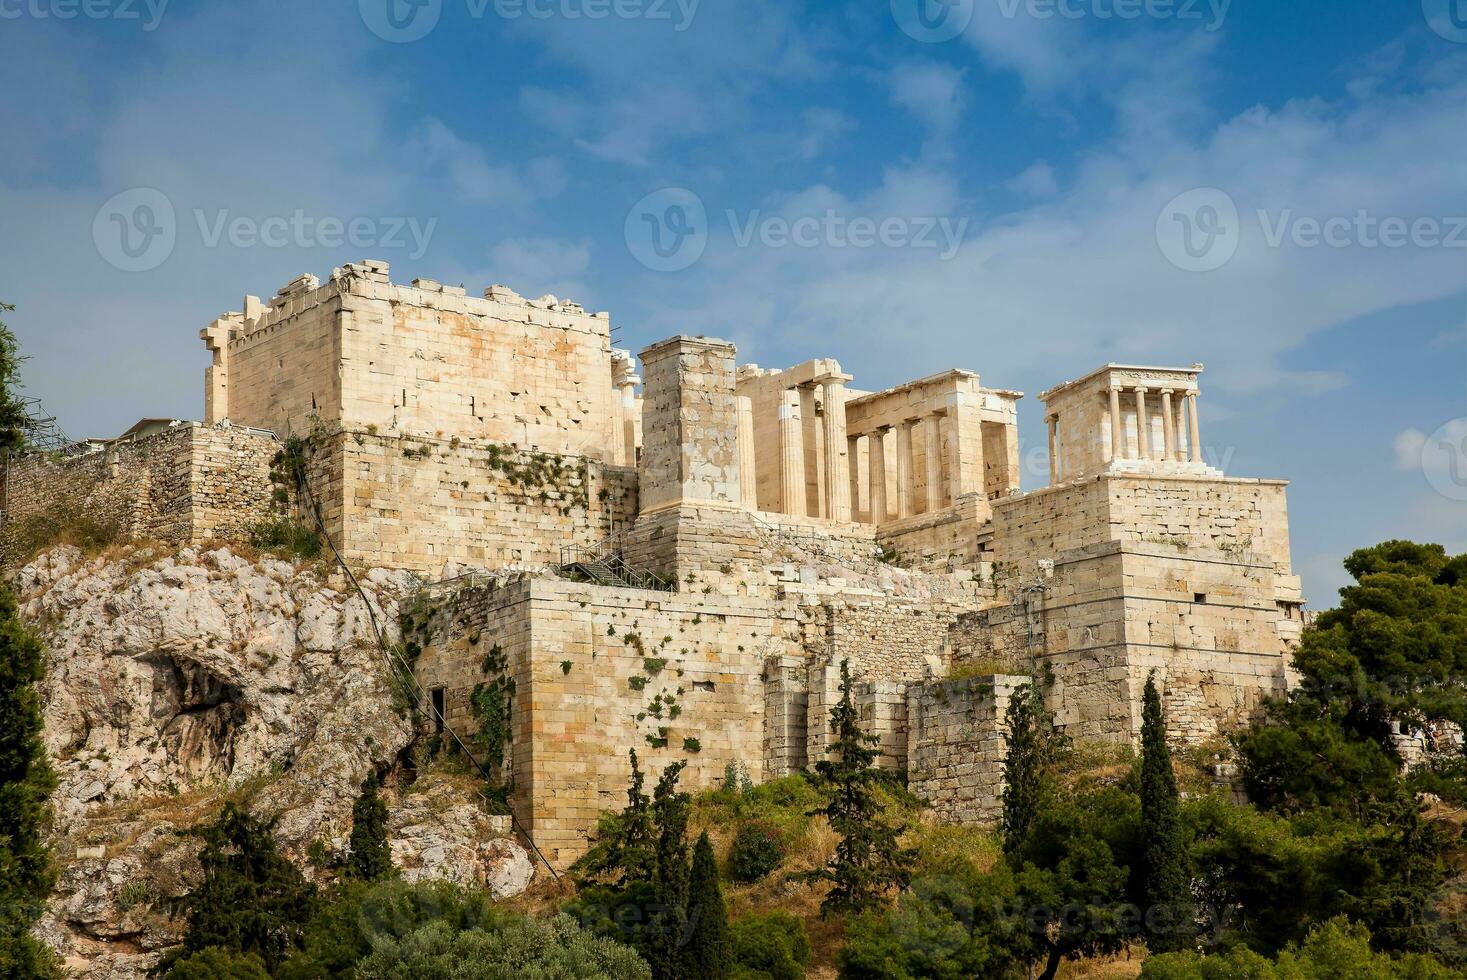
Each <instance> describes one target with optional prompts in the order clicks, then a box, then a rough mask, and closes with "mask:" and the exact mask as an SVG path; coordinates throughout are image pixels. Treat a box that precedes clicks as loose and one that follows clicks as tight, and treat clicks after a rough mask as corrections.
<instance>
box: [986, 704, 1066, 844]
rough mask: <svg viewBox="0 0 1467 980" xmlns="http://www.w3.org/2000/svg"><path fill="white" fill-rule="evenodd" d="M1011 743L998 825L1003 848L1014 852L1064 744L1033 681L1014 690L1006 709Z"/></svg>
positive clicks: (1008, 746)
mask: <svg viewBox="0 0 1467 980" xmlns="http://www.w3.org/2000/svg"><path fill="white" fill-rule="evenodd" d="M1004 727H1005V728H1007V729H1008V733H1009V734H1008V744H1007V747H1006V749H1005V751H1004V760H1003V815H1002V817H1001V818H1000V823H999V829H1000V830H1001V832H1002V834H1003V841H1004V852H1005V853H1006V854H1013V853H1014V852H1016V851H1017V850H1018V849H1019V848H1020V847H1021V846H1022V845H1023V842H1024V837H1025V835H1026V834H1027V833H1028V832H1029V824H1030V823H1031V822H1032V821H1033V820H1034V817H1035V815H1036V814H1037V813H1038V812H1039V808H1040V806H1041V804H1042V803H1043V801H1044V796H1045V794H1046V793H1047V792H1048V791H1049V785H1050V781H1051V778H1052V776H1053V774H1054V773H1053V770H1054V764H1055V761H1056V759H1057V757H1058V754H1059V752H1060V750H1061V749H1062V748H1063V744H1064V743H1063V740H1062V737H1061V736H1060V735H1059V734H1058V733H1056V732H1055V731H1054V726H1053V725H1052V724H1051V723H1050V720H1049V715H1048V714H1047V713H1046V712H1045V710H1044V699H1043V698H1042V697H1041V696H1040V695H1039V693H1038V691H1037V690H1036V689H1035V687H1034V685H1033V684H1032V683H1031V684H1026V685H1024V686H1023V687H1020V688H1019V689H1018V690H1016V691H1014V693H1013V695H1012V696H1011V697H1010V698H1009V706H1008V709H1007V711H1005V713H1004Z"/></svg>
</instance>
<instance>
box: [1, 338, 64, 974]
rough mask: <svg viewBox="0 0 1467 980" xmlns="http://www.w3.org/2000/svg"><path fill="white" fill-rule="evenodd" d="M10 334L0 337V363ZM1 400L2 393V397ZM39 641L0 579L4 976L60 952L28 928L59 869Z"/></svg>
mask: <svg viewBox="0 0 1467 980" xmlns="http://www.w3.org/2000/svg"><path fill="white" fill-rule="evenodd" d="M4 356H5V353H4V342H3V338H0V369H3V360H4ZM0 401H3V399H0ZM44 673H45V668H44V666H43V664H42V657H41V643H40V641H39V640H37V639H36V637H35V635H34V634H33V633H31V631H30V630H28V629H27V628H26V626H25V624H24V623H22V622H21V620H20V614H19V612H18V611H17V609H16V603H15V596H14V594H13V593H11V591H10V590H9V589H8V588H3V587H0V976H6V977H32V976H47V975H49V974H50V973H51V971H52V969H53V964H54V957H53V956H52V955H51V953H50V951H49V950H48V949H47V948H45V947H44V946H42V944H41V943H39V942H38V941H37V940H36V938H35V937H34V936H32V935H31V933H30V928H31V925H32V924H33V923H34V922H35V921H36V920H37V919H38V918H39V917H40V915H41V911H42V908H43V906H44V903H45V900H46V896H47V895H48V894H49V893H50V891H51V885H52V883H53V881H54V875H53V873H52V869H51V855H50V852H49V851H48V850H47V848H46V846H45V843H44V829H45V822H46V800H47V797H48V796H49V795H50V793H51V790H52V789H53V788H55V786H56V775H55V773H54V772H53V771H52V769H51V764H50V762H49V761H47V759H46V750H45V747H44V746H43V745H42V744H41V724H42V722H41V696H40V692H39V691H37V690H36V685H37V684H38V683H39V682H40V680H41V678H42V676H43V675H44Z"/></svg>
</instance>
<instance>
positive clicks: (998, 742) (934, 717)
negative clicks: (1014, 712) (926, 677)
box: [906, 675, 1029, 826]
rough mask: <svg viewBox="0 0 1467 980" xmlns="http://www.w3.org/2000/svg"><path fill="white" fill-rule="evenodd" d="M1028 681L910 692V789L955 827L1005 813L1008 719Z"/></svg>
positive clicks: (985, 680) (999, 679)
mask: <svg viewBox="0 0 1467 980" xmlns="http://www.w3.org/2000/svg"><path fill="white" fill-rule="evenodd" d="M1027 683H1029V678H1027V677H1016V676H1005V675H989V676H980V677H967V678H963V679H961V680H953V681H937V682H934V683H930V684H914V685H910V686H908V688H907V710H906V715H907V765H906V769H907V788H908V789H910V790H911V791H912V792H913V793H915V794H917V795H918V796H920V797H922V798H924V799H926V800H928V801H929V802H930V803H931V804H932V809H933V812H934V813H935V814H936V815H937V816H938V817H940V818H941V819H943V820H949V821H952V822H953V823H958V824H964V825H968V826H972V825H988V824H991V823H993V822H994V821H995V820H997V818H998V816H999V814H1000V813H1001V812H1002V809H1003V803H1002V793H1003V761H1004V753H1005V752H1006V751H1007V744H1006V741H1005V739H1006V737H1007V732H1006V731H1005V729H1004V715H1005V714H1006V713H1007V711H1008V705H1009V700H1010V698H1011V697H1012V696H1013V693H1014V691H1016V690H1017V689H1018V688H1019V687H1021V686H1023V685H1024V684H1027Z"/></svg>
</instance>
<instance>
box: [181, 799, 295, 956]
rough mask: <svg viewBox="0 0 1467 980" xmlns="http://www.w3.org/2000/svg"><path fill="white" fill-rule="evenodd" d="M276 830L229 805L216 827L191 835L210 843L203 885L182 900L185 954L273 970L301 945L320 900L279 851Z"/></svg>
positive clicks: (205, 849)
mask: <svg viewBox="0 0 1467 980" xmlns="http://www.w3.org/2000/svg"><path fill="white" fill-rule="evenodd" d="M274 827H275V821H273V820H257V819H255V818H254V817H252V816H250V814H249V812H248V811H247V810H245V809H243V808H242V807H240V806H238V805H236V804H234V803H226V804H225V806H224V810H223V812H222V813H221V814H220V815H219V818H218V819H217V820H215V821H213V822H212V823H208V824H204V825H203V826H201V827H197V828H195V829H194V830H192V831H190V833H192V834H193V835H194V836H196V837H199V838H202V839H203V841H204V847H203V849H202V850H201V851H200V852H199V864H200V865H202V867H203V869H204V878H203V880H202V881H201V882H199V884H198V885H197V886H196V887H195V888H194V890H193V891H191V892H189V893H188V894H187V895H185V896H184V897H183V898H182V899H181V901H180V904H181V906H182V907H183V909H184V911H185V913H186V918H187V922H188V933H187V935H186V936H185V937H184V941H183V950H182V951H181V952H185V953H194V952H198V951H200V950H204V949H208V948H209V947H211V946H217V947H218V948H220V949H223V950H228V951H231V952H236V953H257V954H259V956H260V958H261V959H263V960H264V961H265V965H266V966H267V967H268V968H270V969H272V970H273V969H274V968H275V967H276V966H277V965H278V964H279V962H280V960H281V959H283V958H284V956H285V955H286V954H287V953H289V952H290V950H291V949H293V948H294V947H295V946H296V944H297V942H298V941H299V938H300V936H301V933H302V931H303V930H304V928H305V926H306V923H307V921H308V920H309V919H310V916H311V912H312V910H313V907H314V904H315V902H314V899H315V894H314V890H313V889H312V888H311V885H310V883H309V882H307V881H306V880H305V878H303V877H301V873H300V872H299V871H297V870H296V868H295V865H293V864H291V863H290V861H288V860H286V858H285V857H284V856H283V855H281V853H280V852H279V851H278V850H277V849H276V847H275V838H274V836H273V831H274Z"/></svg>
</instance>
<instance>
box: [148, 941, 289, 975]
mask: <svg viewBox="0 0 1467 980" xmlns="http://www.w3.org/2000/svg"><path fill="white" fill-rule="evenodd" d="M163 980H270V974H268V973H266V972H265V961H264V960H262V959H260V958H259V957H258V956H256V955H255V954H254V953H235V952H231V951H230V950H227V949H219V948H218V947H217V946H210V947H209V948H208V949H201V950H199V951H198V952H197V953H190V954H189V955H188V956H185V957H183V958H182V959H180V960H177V961H175V962H174V964H173V966H171V967H169V969H168V972H167V973H165V974H163Z"/></svg>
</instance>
